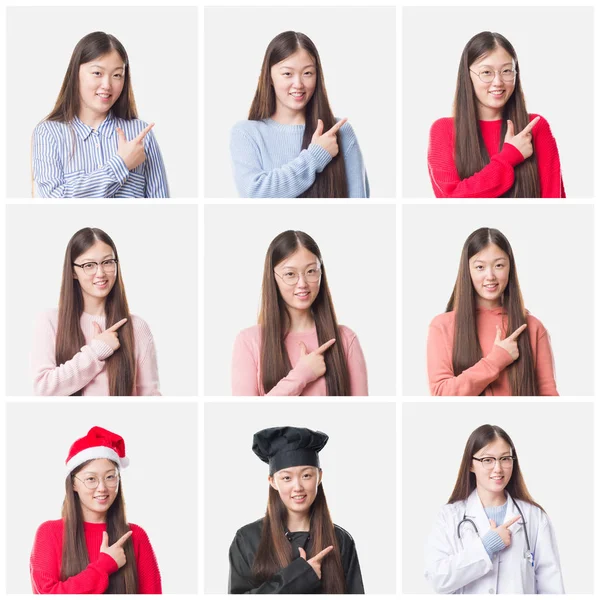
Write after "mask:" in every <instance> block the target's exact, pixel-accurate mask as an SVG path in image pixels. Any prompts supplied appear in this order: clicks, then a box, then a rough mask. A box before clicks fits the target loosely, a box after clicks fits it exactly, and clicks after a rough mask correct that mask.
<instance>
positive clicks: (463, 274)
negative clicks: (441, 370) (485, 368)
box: [446, 227, 537, 396]
mask: <svg viewBox="0 0 600 600" xmlns="http://www.w3.org/2000/svg"><path fill="white" fill-rule="evenodd" d="M490 244H495V245H496V246H498V247H499V248H500V249H501V250H502V251H503V252H505V253H506V254H507V256H508V260H509V263H510V272H509V276H508V284H507V285H506V288H505V290H504V293H503V294H502V298H501V303H502V307H503V308H504V311H505V312H506V318H507V321H506V335H510V334H511V333H512V332H513V331H515V330H516V329H518V328H519V327H520V326H521V325H524V324H525V323H527V311H526V310H525V305H524V303H523V296H522V295H521V288H520V287H519V278H518V276H517V265H516V262H515V257H514V254H513V251H512V248H511V246H510V243H509V241H508V240H507V239H506V237H505V236H504V235H503V234H502V233H501V232H500V231H498V230H497V229H490V228H488V227H482V228H480V229H477V231H474V232H473V233H472V234H471V235H470V236H469V237H468V238H467V240H466V242H465V243H464V246H463V249H462V253H461V255H460V265H459V267H458V275H457V277H456V283H455V284H454V290H453V291H452V295H451V296H450V300H449V301H448V305H447V306H446V312H450V311H454V312H455V322H454V344H453V348H452V366H453V369H454V375H455V376H458V375H460V374H461V373H462V372H463V371H465V370H466V369H468V368H470V367H472V366H473V365H474V364H475V363H477V362H478V361H479V360H481V358H483V354H482V351H481V346H480V344H479V338H478V336H477V315H476V310H477V302H476V296H477V293H476V292H475V289H474V288H473V282H472V280H471V273H470V269H469V259H471V258H472V257H473V256H475V254H478V253H479V252H481V251H482V250H483V249H484V248H486V247H487V246H489V245H490ZM517 343H518V346H519V358H518V359H517V360H516V361H514V362H513V363H512V364H511V365H509V366H508V367H507V371H508V381H509V383H510V389H511V394H512V395H513V396H535V395H536V394H537V385H536V380H535V369H534V362H533V351H532V349H531V342H530V340H529V335H528V334H527V332H525V334H524V335H520V336H519V338H518V340H517ZM483 393H485V391H484V392H483Z"/></svg>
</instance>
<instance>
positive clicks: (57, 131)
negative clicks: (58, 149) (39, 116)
mask: <svg viewBox="0 0 600 600" xmlns="http://www.w3.org/2000/svg"><path fill="white" fill-rule="evenodd" d="M69 129H70V126H69V124H68V123H62V122H60V121H48V120H44V121H40V122H39V123H38V124H37V125H36V126H35V129H34V130H33V136H34V137H40V136H49V135H51V136H53V137H60V136H63V135H65V134H66V133H67V132H68V131H69Z"/></svg>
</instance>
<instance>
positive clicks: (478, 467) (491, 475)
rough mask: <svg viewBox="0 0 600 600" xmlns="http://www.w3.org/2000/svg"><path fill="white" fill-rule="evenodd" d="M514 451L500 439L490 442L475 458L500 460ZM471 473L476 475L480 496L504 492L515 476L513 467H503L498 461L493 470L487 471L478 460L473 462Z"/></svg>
mask: <svg viewBox="0 0 600 600" xmlns="http://www.w3.org/2000/svg"><path fill="white" fill-rule="evenodd" d="M511 455H512V451H511V448H510V446H509V444H508V443H507V442H506V441H505V440H503V439H502V438H500V437H497V438H496V439H495V440H494V441H492V442H490V443H489V444H488V445H487V446H484V447H483V448H481V449H480V450H479V451H478V452H476V453H475V454H474V455H473V456H475V458H484V457H492V458H496V459H499V458H501V457H503V456H511ZM471 472H472V473H475V480H476V482H477V490H478V492H479V496H480V497H481V496H482V495H484V496H486V495H489V494H498V493H500V492H503V490H504V488H505V487H506V486H507V485H508V482H509V481H510V478H511V477H512V474H513V467H512V466H507V465H506V464H503V465H501V464H500V461H499V460H496V462H495V464H494V467H493V468H492V469H489V470H488V469H486V468H485V467H484V466H483V464H482V463H481V462H479V461H478V460H474V461H472V465H471Z"/></svg>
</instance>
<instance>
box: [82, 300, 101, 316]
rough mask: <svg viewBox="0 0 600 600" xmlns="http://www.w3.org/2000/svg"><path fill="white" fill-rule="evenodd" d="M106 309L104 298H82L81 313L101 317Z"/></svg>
mask: <svg viewBox="0 0 600 600" xmlns="http://www.w3.org/2000/svg"><path fill="white" fill-rule="evenodd" d="M105 307H106V298H93V297H91V296H84V297H83V312H86V313H87V314H88V315H94V316H95V317H103V316H104V315H105V312H104V309H105Z"/></svg>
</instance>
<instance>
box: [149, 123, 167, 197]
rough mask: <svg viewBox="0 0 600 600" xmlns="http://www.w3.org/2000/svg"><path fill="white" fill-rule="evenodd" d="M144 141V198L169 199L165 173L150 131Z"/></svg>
mask: <svg viewBox="0 0 600 600" xmlns="http://www.w3.org/2000/svg"><path fill="white" fill-rule="evenodd" d="M144 141H145V144H144V146H145V147H144V151H145V153H146V160H145V161H144V177H145V179H146V190H145V197H146V198H169V186H168V184H167V172H166V171H165V164H164V162H163V158H162V154H161V153H160V148H159V147H158V142H157V141H156V137H155V136H154V132H153V131H150V132H149V133H148V134H147V135H146V138H145V140H144Z"/></svg>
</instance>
